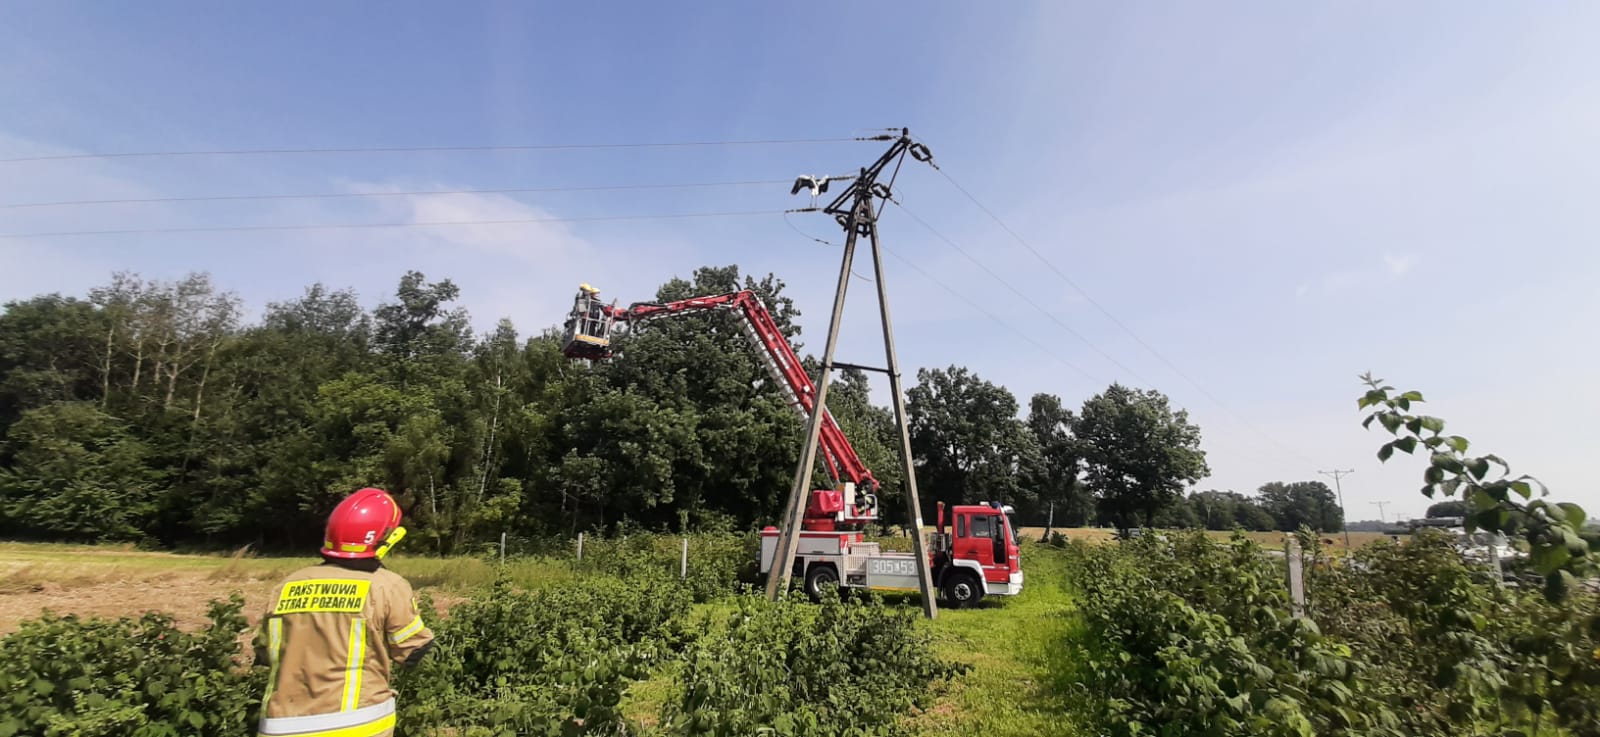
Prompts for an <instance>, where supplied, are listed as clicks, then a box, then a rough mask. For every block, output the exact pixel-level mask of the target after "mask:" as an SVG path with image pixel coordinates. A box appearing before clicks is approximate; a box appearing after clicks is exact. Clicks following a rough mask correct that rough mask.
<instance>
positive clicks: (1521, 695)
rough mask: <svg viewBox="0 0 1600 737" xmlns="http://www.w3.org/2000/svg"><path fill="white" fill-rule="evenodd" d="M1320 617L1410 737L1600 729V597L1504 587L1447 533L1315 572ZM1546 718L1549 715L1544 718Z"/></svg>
mask: <svg viewBox="0 0 1600 737" xmlns="http://www.w3.org/2000/svg"><path fill="white" fill-rule="evenodd" d="M1308 588H1309V596H1310V601H1309V604H1310V611H1311V614H1312V616H1313V617H1315V618H1316V619H1317V621H1318V622H1320V623H1322V624H1323V627H1324V629H1325V630H1326V631H1327V632H1329V633H1330V634H1332V635H1335V636H1337V637H1339V638H1340V639H1342V640H1343V641H1345V642H1347V643H1349V645H1350V647H1351V649H1352V651H1353V652H1354V653H1355V655H1356V656H1357V657H1358V658H1360V659H1362V661H1363V662H1365V663H1367V664H1369V666H1370V667H1371V669H1372V673H1373V675H1372V678H1371V680H1372V682H1373V683H1374V685H1375V687H1376V688H1378V689H1379V690H1381V692H1382V693H1383V697H1384V698H1385V700H1386V701H1388V702H1389V703H1390V704H1391V705H1393V706H1394V707H1395V708H1396V713H1397V714H1399V715H1400V716H1401V717H1402V720H1403V722H1404V726H1405V728H1406V732H1407V733H1408V734H1416V735H1453V734H1461V733H1462V732H1463V731H1466V730H1471V729H1473V728H1475V727H1478V726H1480V725H1485V724H1497V725H1505V726H1516V727H1528V728H1531V727H1533V726H1534V725H1535V724H1537V723H1540V722H1542V723H1544V724H1555V725H1558V726H1561V727H1564V728H1566V729H1568V730H1569V731H1570V733H1571V734H1573V735H1596V734H1600V630H1597V629H1596V626H1597V625H1596V623H1597V622H1600V619H1597V617H1600V601H1597V598H1596V597H1595V596H1594V595H1593V594H1592V593H1591V594H1582V593H1575V594H1573V595H1571V596H1568V597H1565V598H1564V599H1562V600H1560V601H1551V600H1549V599H1548V598H1547V597H1545V596H1544V595H1543V593H1542V592H1541V591H1539V590H1537V589H1516V588H1509V587H1501V586H1498V585H1496V583H1495V582H1494V579H1493V578H1492V577H1491V574H1490V572H1489V571H1488V570H1486V569H1483V568H1481V567H1478V566H1473V565H1469V564H1467V563H1466V562H1464V561H1463V560H1462V557H1461V555H1460V554H1459V552H1457V550H1456V548H1455V543H1454V541H1453V540H1452V539H1451V538H1450V537H1449V536H1447V535H1443V534H1440V533H1437V532H1433V533H1424V534H1419V535H1417V536H1416V537H1414V538H1412V539H1411V540H1410V541H1408V542H1406V543H1405V544H1403V545H1397V544H1394V543H1390V542H1387V541H1385V542H1380V543H1376V544H1373V545H1370V546H1367V547H1366V548H1363V549H1362V550H1360V551H1358V552H1357V553H1356V554H1355V556H1354V558H1353V561H1352V565H1347V566H1337V567H1329V568H1325V569H1316V570H1314V573H1313V575H1312V577H1311V578H1310V579H1309V581H1308ZM1541 715H1543V716H1541Z"/></svg>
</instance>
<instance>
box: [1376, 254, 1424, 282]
mask: <svg viewBox="0 0 1600 737" xmlns="http://www.w3.org/2000/svg"><path fill="white" fill-rule="evenodd" d="M1416 262H1417V257H1416V256H1414V255H1412V254H1409V253H1405V254H1400V255H1395V254H1392V253H1385V254H1383V265H1384V266H1387V267H1389V273H1390V274H1393V275H1395V276H1402V275H1404V274H1405V273H1406V272H1408V271H1410V270H1411V266H1412V264H1415V263H1416Z"/></svg>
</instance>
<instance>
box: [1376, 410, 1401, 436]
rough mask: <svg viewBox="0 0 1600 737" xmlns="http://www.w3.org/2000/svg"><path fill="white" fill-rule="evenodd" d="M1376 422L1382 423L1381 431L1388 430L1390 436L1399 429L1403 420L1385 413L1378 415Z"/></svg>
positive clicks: (1398, 416)
mask: <svg viewBox="0 0 1600 737" xmlns="http://www.w3.org/2000/svg"><path fill="white" fill-rule="evenodd" d="M1378 422H1380V423H1383V429H1385V430H1388V431H1389V433H1390V434H1391V435H1392V434H1394V433H1395V432H1397V431H1398V430H1399V429H1400V423H1402V422H1404V420H1402V419H1400V415H1398V414H1395V413H1393V412H1385V413H1383V414H1381V415H1378Z"/></svg>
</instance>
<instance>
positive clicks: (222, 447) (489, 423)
mask: <svg viewBox="0 0 1600 737" xmlns="http://www.w3.org/2000/svg"><path fill="white" fill-rule="evenodd" d="M738 289H750V290H752V291H753V292H755V293H756V294H757V295H759V296H760V298H761V299H762V300H763V301H764V303H765V304H766V306H767V307H768V309H769V310H770V311H771V313H772V315H773V317H774V319H775V320H776V322H777V323H778V325H779V326H780V328H781V329H782V330H783V331H784V333H785V334H786V335H787V336H788V337H789V338H790V339H791V341H795V342H796V344H797V345H796V348H797V351H798V350H801V348H802V347H803V346H801V345H799V344H798V338H799V334H800V329H799V327H798V326H797V325H796V324H795V318H797V317H798V316H799V314H800V312H799V310H798V309H797V308H796V307H795V305H794V302H793V300H792V299H791V298H789V297H787V296H785V295H784V293H783V290H784V284H783V282H782V281H781V280H780V279H778V278H777V277H776V276H774V275H771V274H768V275H767V276H765V277H763V278H760V279H757V278H754V277H752V276H748V275H742V274H741V273H740V271H739V269H738V267H737V266H723V267H704V268H700V269H697V270H696V271H695V272H694V273H693V276H692V278H690V279H679V278H674V279H672V280H670V281H668V282H666V283H665V284H663V285H662V286H661V287H660V289H658V290H657V293H656V295H655V298H656V299H657V300H658V301H667V300H674V299H682V298H686V297H690V296H696V295H703V294H715V293H723V292H730V291H735V290H738ZM459 298H460V292H459V289H458V288H457V287H456V286H455V284H453V283H452V282H451V281H450V280H448V279H443V280H439V281H429V279H428V278H427V277H426V276H425V275H423V274H421V273H418V272H414V271H413V272H408V273H406V274H405V275H404V276H403V277H402V278H401V279H400V281H399V284H398V286H397V288H396V290H395V292H394V294H393V295H392V297H390V298H389V299H386V300H385V301H383V302H382V303H381V304H380V305H378V306H377V307H376V308H375V309H372V310H370V311H368V310H365V309H363V308H362V307H361V306H360V304H359V303H358V301H357V298H356V295H355V294H354V293H352V292H351V291H349V290H335V289H330V288H328V287H326V286H324V285H321V284H317V285H313V286H311V287H309V288H307V289H306V290H305V291H304V293H303V294H302V295H300V296H299V297H297V298H295V299H291V300H288V301H284V302H275V303H271V304H268V305H267V306H266V308H265V310H264V311H263V314H262V316H261V318H260V319H259V320H257V321H255V322H253V323H250V324H246V323H245V321H244V320H243V318H242V305H241V302H240V300H239V298H238V297H237V296H236V295H234V294H233V293H231V292H228V291H225V290H223V289H220V288H219V287H218V286H217V285H215V284H213V282H212V280H211V279H210V277H209V276H208V275H205V274H192V275H189V276H187V277H185V278H183V279H180V280H177V281H170V282H169V281H160V280H147V279H143V278H141V277H139V276H137V275H134V274H127V273H119V274H117V275H115V276H114V277H113V278H112V280H111V281H110V283H108V284H106V285H104V286H101V287H98V288H95V289H93V290H91V291H90V292H89V294H88V295H87V296H85V297H78V296H63V295H59V294H48V295H40V296H36V297H33V298H31V299H25V300H17V301H12V302H9V303H7V304H6V305H5V306H4V311H3V313H0V534H4V535H7V536H11V537H33V538H44V539H61V540H132V541H143V542H148V543H152V544H161V545H168V546H171V545H186V544H198V545H225V544H226V545H232V544H242V543H255V544H257V545H260V546H263V547H269V548H298V549H304V548H306V547H308V546H315V545H317V544H319V543H320V540H321V524H322V521H323V519H324V515H325V514H326V513H327V511H328V510H329V509H331V507H332V505H333V504H334V503H336V502H337V500H338V499H340V498H342V497H343V495H345V494H347V493H348V492H349V491H351V490H353V489H356V488H359V487H361V486H367V485H372V486H379V487H382V488H385V489H388V490H390V491H391V492H392V493H394V494H396V495H397V496H398V497H399V498H400V500H401V502H402V504H403V505H404V507H405V508H406V509H407V511H408V515H409V519H410V522H409V526H410V527H411V529H412V534H413V535H414V536H415V537H414V538H413V539H418V538H420V539H421V540H422V541H424V542H423V546H424V547H425V548H427V549H430V550H433V551H436V552H440V553H446V552H451V551H456V550H461V549H463V548H464V547H466V546H468V545H470V544H472V543H474V542H480V541H485V540H490V539H496V538H498V536H499V534H500V533H502V532H509V533H510V534H513V535H518V536H526V537H529V538H534V537H540V536H550V535H570V534H572V533H574V532H577V531H580V530H609V531H614V530H617V529H619V528H622V529H626V528H632V527H639V528H648V529H670V530H687V529H700V530H706V529H710V530H737V529H749V528H751V527H756V526H761V525H765V524H773V523H775V521H776V520H777V517H778V515H779V513H780V508H781V505H782V503H783V496H784V495H785V493H786V491H787V489H788V486H789V482H790V479H791V475H792V473H793V463H794V458H796V457H797V456H798V455H799V448H800V440H801V434H802V431H803V427H802V424H801V423H800V422H798V421H797V416H796V414H795V413H794V411H793V410H792V409H791V408H790V407H788V406H786V404H785V401H784V399H783V395H782V394H781V392H779V391H778V388H777V387H776V386H774V385H773V384H772V382H771V379H770V378H769V377H768V376H767V374H766V372H765V370H764V368H763V366H762V364H761V363H760V361H759V359H758V357H757V356H756V354H755V352H754V350H753V349H752V348H751V347H750V346H749V345H748V344H746V343H745V338H744V336H743V333H742V332H741V331H740V330H738V329H737V326H736V325H735V324H734V323H733V320H735V319H736V318H734V317H733V316H732V315H727V314H720V313H712V314H695V315H686V316H682V317H679V318H678V319H674V320H665V321H658V322H655V323H652V324H651V326H650V328H649V329H648V330H643V331H638V332H635V333H632V334H629V335H625V336H622V337H620V338H619V340H618V342H617V347H618V355H617V357H616V358H614V359H612V360H609V361H605V362H601V363H597V364H595V365H586V364H584V363H581V362H573V361H569V360H567V359H566V358H565V357H564V356H563V355H562V354H561V350H560V349H561V346H560V338H559V335H558V334H557V333H556V332H555V331H554V329H550V328H547V329H544V330H542V331H541V332H538V333H537V334H534V335H528V336H524V335H522V334H520V333H519V332H518V330H517V329H516V327H515V326H514V325H513V323H512V322H511V321H510V320H508V319H502V320H501V321H500V322H499V323H498V325H497V326H496V327H495V329H493V330H491V331H489V332H488V333H486V334H483V335H474V333H473V330H472V329H471V325H470V322H469V319H468V315H467V313H466V312H465V311H464V310H463V309H462V308H460V307H459V306H457V304H456V303H457V301H458V300H459ZM552 322H553V321H552ZM805 360H806V362H807V364H808V367H809V368H811V369H812V370H813V372H815V368H816V364H815V361H814V359H813V358H812V357H810V356H807V357H806V359H805ZM813 375H815V374H814V373H813ZM907 407H908V414H909V418H908V419H909V427H910V433H911V441H912V449H913V454H914V455H915V462H916V464H917V469H918V470H917V473H918V481H919V484H920V488H921V489H922V491H923V500H924V503H925V504H926V505H927V507H928V509H926V510H923V511H924V518H925V519H927V518H930V517H931V514H932V507H933V505H934V503H935V502H938V501H943V502H945V503H947V504H958V503H973V502H978V501H1000V502H1004V503H1009V504H1012V505H1014V506H1016V507H1017V508H1018V510H1019V512H1021V513H1022V515H1023V518H1024V519H1025V520H1028V521H1035V520H1037V521H1039V522H1042V521H1043V520H1044V519H1045V518H1046V517H1047V516H1049V515H1052V514H1053V515H1054V516H1055V518H1056V519H1057V520H1058V524H1073V525H1083V524H1106V525H1114V526H1119V527H1123V526H1134V525H1139V524H1151V523H1165V524H1169V525H1180V526H1207V527H1217V528H1219V529H1223V528H1228V527H1232V526H1242V527H1246V528H1251V529H1255V528H1259V527H1262V526H1265V525H1267V524H1268V522H1267V517H1269V516H1270V517H1271V519H1272V522H1271V524H1272V525H1274V526H1277V527H1279V528H1280V529H1290V528H1292V527H1287V528H1286V527H1285V525H1289V524H1291V522H1292V525H1293V526H1298V524H1300V523H1301V522H1305V521H1306V520H1313V522H1310V523H1308V524H1312V526H1318V524H1321V525H1322V526H1323V527H1324V528H1330V529H1331V528H1332V527H1333V526H1336V525H1333V524H1332V523H1331V520H1335V519H1336V518H1332V517H1329V516H1328V515H1329V514H1330V510H1329V509H1328V508H1327V506H1326V505H1321V506H1319V504H1320V502H1319V501H1318V500H1319V499H1320V498H1321V497H1320V496H1318V493H1320V492H1317V491H1316V490H1315V489H1313V488H1311V487H1310V486H1308V485H1307V484H1288V485H1283V484H1279V485H1276V486H1274V485H1270V484H1269V485H1268V486H1267V487H1263V488H1262V490H1261V491H1262V493H1261V496H1260V497H1258V498H1255V499H1251V498H1248V497H1243V496H1241V495H1237V494H1231V493H1227V492H1203V493H1199V494H1192V495H1190V496H1188V497H1185V496H1184V491H1185V490H1186V489H1187V488H1188V487H1189V486H1190V485H1192V484H1193V483H1194V482H1195V481H1197V480H1198V479H1200V478H1203V477H1204V476H1205V475H1207V473H1208V469H1207V467H1206V464H1205V454H1204V452H1203V451H1201V450H1200V430H1199V428H1198V427H1196V426H1195V425H1194V424H1193V423H1191V422H1190V421H1189V420H1188V417H1187V414H1186V413H1185V412H1184V411H1183V410H1181V409H1175V408H1173V407H1172V406H1171V405H1170V403H1169V402H1168V400H1167V398H1166V397H1165V396H1164V395H1162V394H1161V393H1159V392H1156V391H1152V390H1140V389H1132V388H1128V387H1124V386H1120V385H1115V384H1114V385H1112V386H1110V387H1108V388H1107V389H1106V390H1105V391H1104V392H1102V393H1100V394H1098V395H1096V396H1093V397H1090V398H1089V399H1087V400H1086V401H1085V402H1084V403H1083V404H1082V406H1081V408H1080V409H1079V410H1078V411H1077V412H1074V411H1072V410H1071V409H1068V408H1067V407H1066V405H1064V404H1063V402H1062V400H1061V399H1060V398H1059V397H1057V396H1054V395H1051V394H1038V395H1035V396H1033V397H1032V398H1031V400H1030V402H1029V405H1028V411H1027V412H1026V414H1024V413H1022V411H1021V407H1020V405H1019V403H1018V401H1017V399H1016V397H1015V396H1013V395H1012V394H1011V392H1010V391H1008V390H1007V389H1005V388H1004V387H1002V386H998V385H996V384H993V383H991V382H988V381H986V380H984V379H982V378H981V377H980V376H978V375H977V374H975V373H973V372H971V371H970V370H968V369H966V368H964V367H960V366H951V367H948V368H935V369H922V370H919V371H918V372H917V384H916V385H915V386H914V387H912V388H911V389H909V390H908V392H907ZM829 408H830V410H831V411H832V412H833V413H834V416H835V418H836V419H837V420H838V421H839V423H840V425H841V426H842V428H843V429H844V431H845V432H846V434H847V435H848V436H849V437H850V439H851V440H852V442H853V443H854V445H855V446H856V448H857V450H858V452H859V453H860V454H861V456H862V458H863V460H864V461H865V463H866V464H867V466H868V467H869V468H871V469H872V470H873V471H874V474H875V475H876V476H877V478H878V479H880V481H881V482H882V484H883V489H882V493H881V497H882V500H883V503H884V505H885V507H886V509H885V519H888V520H898V519H903V518H905V516H906V515H905V514H904V512H905V510H904V509H903V506H902V503H901V501H900V500H901V494H900V489H901V482H902V478H901V476H902V474H901V470H900V463H899V461H898V458H897V452H896V448H897V446H898V440H897V438H896V427H895V422H894V418H893V415H892V413H891V412H890V411H889V410H888V409H887V408H886V407H882V406H878V405H876V404H874V403H873V402H872V400H871V393H870V387H869V385H868V383H867V379H866V376H865V375H864V374H862V373H860V372H859V371H853V370H847V371H843V372H841V373H840V374H838V375H837V378H836V379H835V384H834V386H833V387H831V388H830V391H829ZM823 478H825V477H823ZM1312 484H1315V482H1312ZM1279 487H1282V488H1279ZM1322 491H1326V487H1322ZM1274 499H1277V500H1279V501H1272V500H1274ZM1331 513H1334V514H1336V513H1337V509H1336V505H1334V509H1332V510H1331Z"/></svg>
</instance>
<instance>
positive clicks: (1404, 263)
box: [1294, 253, 1417, 298]
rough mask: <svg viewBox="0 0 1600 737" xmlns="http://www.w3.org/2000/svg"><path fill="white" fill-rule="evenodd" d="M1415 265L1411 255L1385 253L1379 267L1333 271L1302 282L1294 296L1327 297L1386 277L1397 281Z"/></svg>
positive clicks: (1414, 259) (1415, 261)
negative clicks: (1313, 279) (1318, 277)
mask: <svg viewBox="0 0 1600 737" xmlns="http://www.w3.org/2000/svg"><path fill="white" fill-rule="evenodd" d="M1416 263H1417V257H1416V256H1415V255H1413V254H1409V253H1407V254H1394V253H1385V254H1383V259H1382V264H1381V265H1380V266H1374V267H1371V268H1366V269H1353V270H1349V271H1335V272H1332V273H1329V274H1326V275H1324V276H1323V277H1322V278H1320V279H1317V280H1315V281H1312V282H1302V283H1301V284H1300V285H1299V286H1297V287H1295V290H1294V295H1295V297H1298V298H1305V297H1309V296H1312V295H1313V294H1315V295H1322V296H1327V295H1331V294H1339V293H1342V292H1346V291H1349V290H1351V289H1355V288H1358V287H1360V286H1362V285H1364V284H1371V283H1373V282H1376V281H1378V280H1380V279H1382V278H1384V277H1386V276H1387V277H1388V278H1391V279H1399V278H1402V277H1404V276H1405V275H1407V274H1409V273H1410V272H1411V268H1412V267H1413V266H1415V265H1416Z"/></svg>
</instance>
